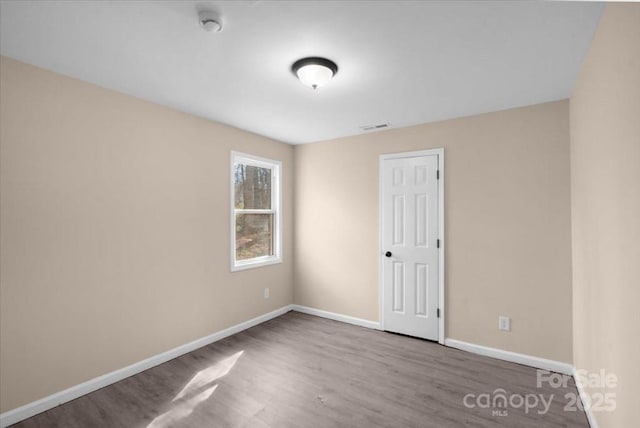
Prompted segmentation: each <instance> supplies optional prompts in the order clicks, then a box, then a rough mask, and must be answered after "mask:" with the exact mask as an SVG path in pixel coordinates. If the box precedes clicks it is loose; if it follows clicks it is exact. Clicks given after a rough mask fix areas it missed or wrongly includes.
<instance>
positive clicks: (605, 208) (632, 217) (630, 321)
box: [570, 3, 640, 428]
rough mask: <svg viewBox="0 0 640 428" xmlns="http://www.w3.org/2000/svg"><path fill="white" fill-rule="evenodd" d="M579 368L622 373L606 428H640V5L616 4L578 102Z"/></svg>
mask: <svg viewBox="0 0 640 428" xmlns="http://www.w3.org/2000/svg"><path fill="white" fill-rule="evenodd" d="M570 110H571V114H570V118H571V190H572V223H573V280H574V285H573V295H574V304H573V307H574V360H575V364H576V367H577V368H578V369H586V370H589V371H592V372H598V371H599V370H600V369H605V370H606V371H607V372H612V373H615V374H616V375H617V376H618V379H619V385H618V387H617V388H615V389H614V390H611V391H608V390H592V391H591V392H613V393H615V394H616V395H617V397H616V399H617V410H616V411H615V412H614V413H611V412H595V415H596V418H597V420H598V423H599V425H600V427H605V428H606V427H631V426H637V423H638V403H639V402H640V401H639V398H638V397H640V365H639V364H638V361H640V342H639V338H640V310H639V309H638V304H639V303H640V189H639V187H638V186H639V185H640V4H637V3H636V4H625V5H621V4H610V5H607V6H606V8H605V11H604V14H603V15H602V18H601V21H600V25H599V27H598V30H597V32H596V35H595V38H594V40H593V44H592V46H591V49H590V51H589V53H588V55H587V57H586V59H585V62H584V64H583V66H582V69H581V72H580V77H579V79H578V82H577V85H576V87H575V90H574V93H573V95H572V97H571V109H570Z"/></svg>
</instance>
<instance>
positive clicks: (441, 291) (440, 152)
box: [378, 148, 447, 345]
mask: <svg viewBox="0 0 640 428" xmlns="http://www.w3.org/2000/svg"><path fill="white" fill-rule="evenodd" d="M429 155H437V156H438V171H439V174H440V178H439V180H438V237H439V239H440V249H439V250H440V251H439V253H438V308H439V309H440V317H439V318H438V343H440V344H441V345H444V341H445V337H444V332H445V319H446V315H447V312H446V308H445V287H444V279H445V276H444V265H445V263H444V255H445V248H446V245H447V244H446V239H444V238H445V234H444V177H445V174H444V148H438V149H429V150H419V151H413V152H401V153H389V154H384V155H380V164H379V169H378V179H379V187H380V190H379V200H378V209H379V224H378V266H379V269H378V284H379V288H378V297H379V311H380V315H379V317H380V328H381V329H382V330H385V325H384V303H385V302H384V275H383V263H384V259H383V258H384V252H385V249H384V248H383V246H382V244H383V242H382V239H383V227H384V207H383V206H382V202H383V200H384V198H383V196H384V195H383V191H384V182H383V180H384V177H383V174H382V171H383V167H384V161H385V160H388V159H400V158H412V157H418V156H429Z"/></svg>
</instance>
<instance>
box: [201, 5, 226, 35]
mask: <svg viewBox="0 0 640 428" xmlns="http://www.w3.org/2000/svg"><path fill="white" fill-rule="evenodd" d="M198 20H199V21H200V26H201V27H202V28H204V29H205V31H211V32H214V33H217V32H218V31H220V30H222V21H221V20H220V16H218V14H217V13H215V12H213V11H210V10H201V11H200V12H198Z"/></svg>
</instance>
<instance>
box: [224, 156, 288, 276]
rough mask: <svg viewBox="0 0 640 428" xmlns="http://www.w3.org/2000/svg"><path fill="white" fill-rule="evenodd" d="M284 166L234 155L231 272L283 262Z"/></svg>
mask: <svg viewBox="0 0 640 428" xmlns="http://www.w3.org/2000/svg"><path fill="white" fill-rule="evenodd" d="M281 165H282V164H281V163H280V162H278V161H274V160H269V159H263V158H259V157H256V156H251V155H246V154H244V153H237V152H232V153H231V270H240V269H247V268H252V267H258V266H264V265H270V264H274V263H280V262H282V249H281V247H282V239H281V224H282V223H281V216H280V207H281V201H280V184H281V182H280V167H281Z"/></svg>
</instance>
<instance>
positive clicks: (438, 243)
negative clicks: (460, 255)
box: [436, 239, 440, 248]
mask: <svg viewBox="0 0 640 428" xmlns="http://www.w3.org/2000/svg"><path fill="white" fill-rule="evenodd" d="M436 248H440V240H439V239H436Z"/></svg>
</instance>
